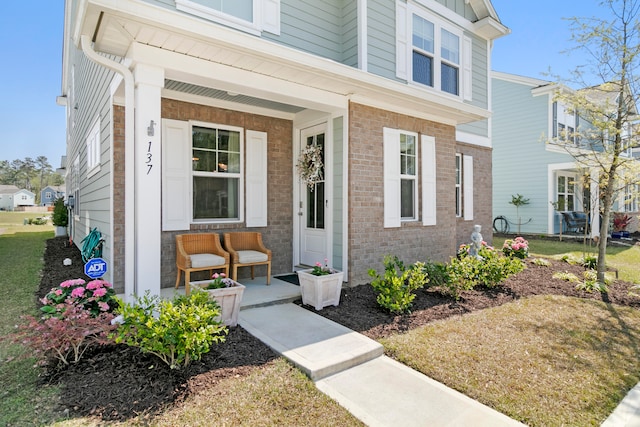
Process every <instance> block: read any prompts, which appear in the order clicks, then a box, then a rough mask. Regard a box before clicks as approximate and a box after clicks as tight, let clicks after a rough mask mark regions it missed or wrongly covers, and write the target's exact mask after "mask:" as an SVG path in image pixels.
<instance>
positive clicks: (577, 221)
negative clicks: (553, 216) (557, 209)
mask: <svg viewBox="0 0 640 427" xmlns="http://www.w3.org/2000/svg"><path fill="white" fill-rule="evenodd" d="M562 218H563V219H564V224H565V226H566V228H567V232H575V233H580V232H589V217H588V216H587V214H586V213H584V212H562Z"/></svg>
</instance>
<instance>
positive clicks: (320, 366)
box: [163, 277, 640, 427]
mask: <svg viewBox="0 0 640 427" xmlns="http://www.w3.org/2000/svg"><path fill="white" fill-rule="evenodd" d="M242 283H243V284H245V285H246V286H247V288H246V290H245V294H244V296H243V300H242V309H241V311H240V315H239V323H240V325H241V326H242V327H243V328H245V329H246V330H247V331H248V332H249V333H251V334H252V335H254V336H255V337H257V338H258V339H260V340H261V341H262V342H264V343H265V344H267V345H268V346H269V347H271V348H272V349H273V350H274V351H276V352H277V353H278V354H281V355H282V356H283V357H285V358H287V359H288V360H289V361H291V363H293V364H294V365H295V366H297V367H298V368H299V369H301V370H302V371H303V372H305V373H306V374H307V375H308V376H309V377H310V378H311V379H312V380H313V381H315V384H316V386H317V387H318V389H319V390H321V391H322V392H324V393H325V394H327V395H328V396H330V397H331V398H333V399H334V400H336V401H337V402H338V403H339V404H340V405H342V406H343V407H344V408H346V409H347V410H348V411H349V412H351V413H352V414H353V415H354V416H356V417H357V418H358V419H360V420H361V421H363V422H364V423H365V424H367V425H368V426H381V427H384V426H394V427H395V426H403V427H405V426H409V427H410V426H430V427H441V426H442V427H450V426H451V427H453V426H456V427H466V426H474V427H476V426H480V427H482V426H491V427H493V426H523V424H521V423H519V422H517V421H515V420H513V419H511V418H509V417H507V416H505V415H503V414H501V413H499V412H497V411H495V410H493V409H491V408H489V407H487V406H485V405H482V404H480V403H479V402H477V401H475V400H473V399H471V398H469V397H467V396H465V395H463V394H461V393H459V392H457V391H455V390H452V389H450V388H448V387H446V386H444V385H443V384H441V383H439V382H437V381H434V380H432V379H430V378H428V377H427V376H425V375H423V374H421V373H419V372H417V371H415V370H413V369H411V368H408V367H407V366H405V365H403V364H401V363H398V362H396V361H394V360H392V359H390V358H388V357H386V356H384V355H382V354H383V349H382V346H381V345H380V344H379V343H377V342H376V341H374V340H371V339H370V338H367V337H365V336H364V335H361V334H358V333H356V332H354V331H352V330H350V329H348V328H346V327H344V326H342V325H339V324H337V323H335V322H332V321H330V320H328V319H326V318H324V317H322V316H319V315H317V314H315V313H313V312H312V311H309V310H306V309H304V308H301V307H299V306H297V305H295V304H291V301H294V300H296V299H298V298H300V288H299V287H298V286H295V285H292V284H290V283H287V282H283V281H281V280H278V279H277V278H275V277H274V278H272V280H271V285H270V286H266V279H265V278H260V277H257V278H256V279H254V280H246V279H244V280H243V281H242ZM175 293H184V290H183V288H180V290H177V291H176V290H174V289H163V296H165V297H171V296H172V295H174V294H175ZM602 427H640V384H638V385H637V386H636V387H635V388H633V389H632V390H631V391H630V392H629V393H628V394H627V396H626V397H625V398H624V400H623V401H622V402H621V403H620V405H618V407H617V408H616V410H615V411H614V412H613V413H612V414H611V415H610V416H609V417H608V418H607V420H606V421H605V422H604V423H603V424H602Z"/></svg>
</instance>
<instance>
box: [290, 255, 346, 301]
mask: <svg viewBox="0 0 640 427" xmlns="http://www.w3.org/2000/svg"><path fill="white" fill-rule="evenodd" d="M324 261H325V265H324V267H323V266H322V264H320V263H319V262H317V263H316V265H315V267H313V268H311V269H308V270H301V271H298V272H297V273H298V280H299V281H300V292H301V294H302V303H303V304H308V305H312V306H313V307H314V308H315V309H316V310H321V309H322V308H323V307H326V306H329V305H334V306H337V305H338V304H339V303H340V291H341V290H342V278H343V277H344V273H343V272H342V271H338V270H335V269H333V268H331V267H329V266H328V265H327V260H326V259H325V260H324Z"/></svg>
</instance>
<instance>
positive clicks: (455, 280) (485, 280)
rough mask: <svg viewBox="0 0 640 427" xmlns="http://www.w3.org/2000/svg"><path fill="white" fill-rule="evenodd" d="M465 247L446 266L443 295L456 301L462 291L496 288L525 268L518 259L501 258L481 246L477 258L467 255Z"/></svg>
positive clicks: (489, 249) (495, 252)
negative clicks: (477, 288) (445, 281)
mask: <svg viewBox="0 0 640 427" xmlns="http://www.w3.org/2000/svg"><path fill="white" fill-rule="evenodd" d="M466 246H467V245H463V246H461V247H460V249H459V250H458V255H457V256H456V257H455V258H452V259H451V262H450V263H449V264H448V265H447V276H448V278H449V281H448V282H447V285H446V287H445V293H447V294H449V295H451V296H453V297H454V298H456V299H459V298H460V293H461V292H462V291H465V290H471V289H473V288H475V287H476V286H480V285H483V286H487V287H493V286H496V285H497V284H499V283H500V282H502V281H503V280H504V279H506V278H507V277H509V276H511V275H512V274H516V273H519V272H521V271H522V270H523V269H524V267H525V265H524V263H523V262H522V261H521V260H520V259H519V258H511V257H507V256H502V255H500V253H499V252H497V251H496V250H495V249H493V248H492V247H490V246H487V245H483V247H482V248H480V251H479V252H478V255H479V257H474V256H471V255H469V251H468V250H467V248H466Z"/></svg>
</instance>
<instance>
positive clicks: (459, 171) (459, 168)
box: [456, 154, 462, 217]
mask: <svg viewBox="0 0 640 427" xmlns="http://www.w3.org/2000/svg"><path fill="white" fill-rule="evenodd" d="M456 216H457V217H461V216H462V154H456Z"/></svg>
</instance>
